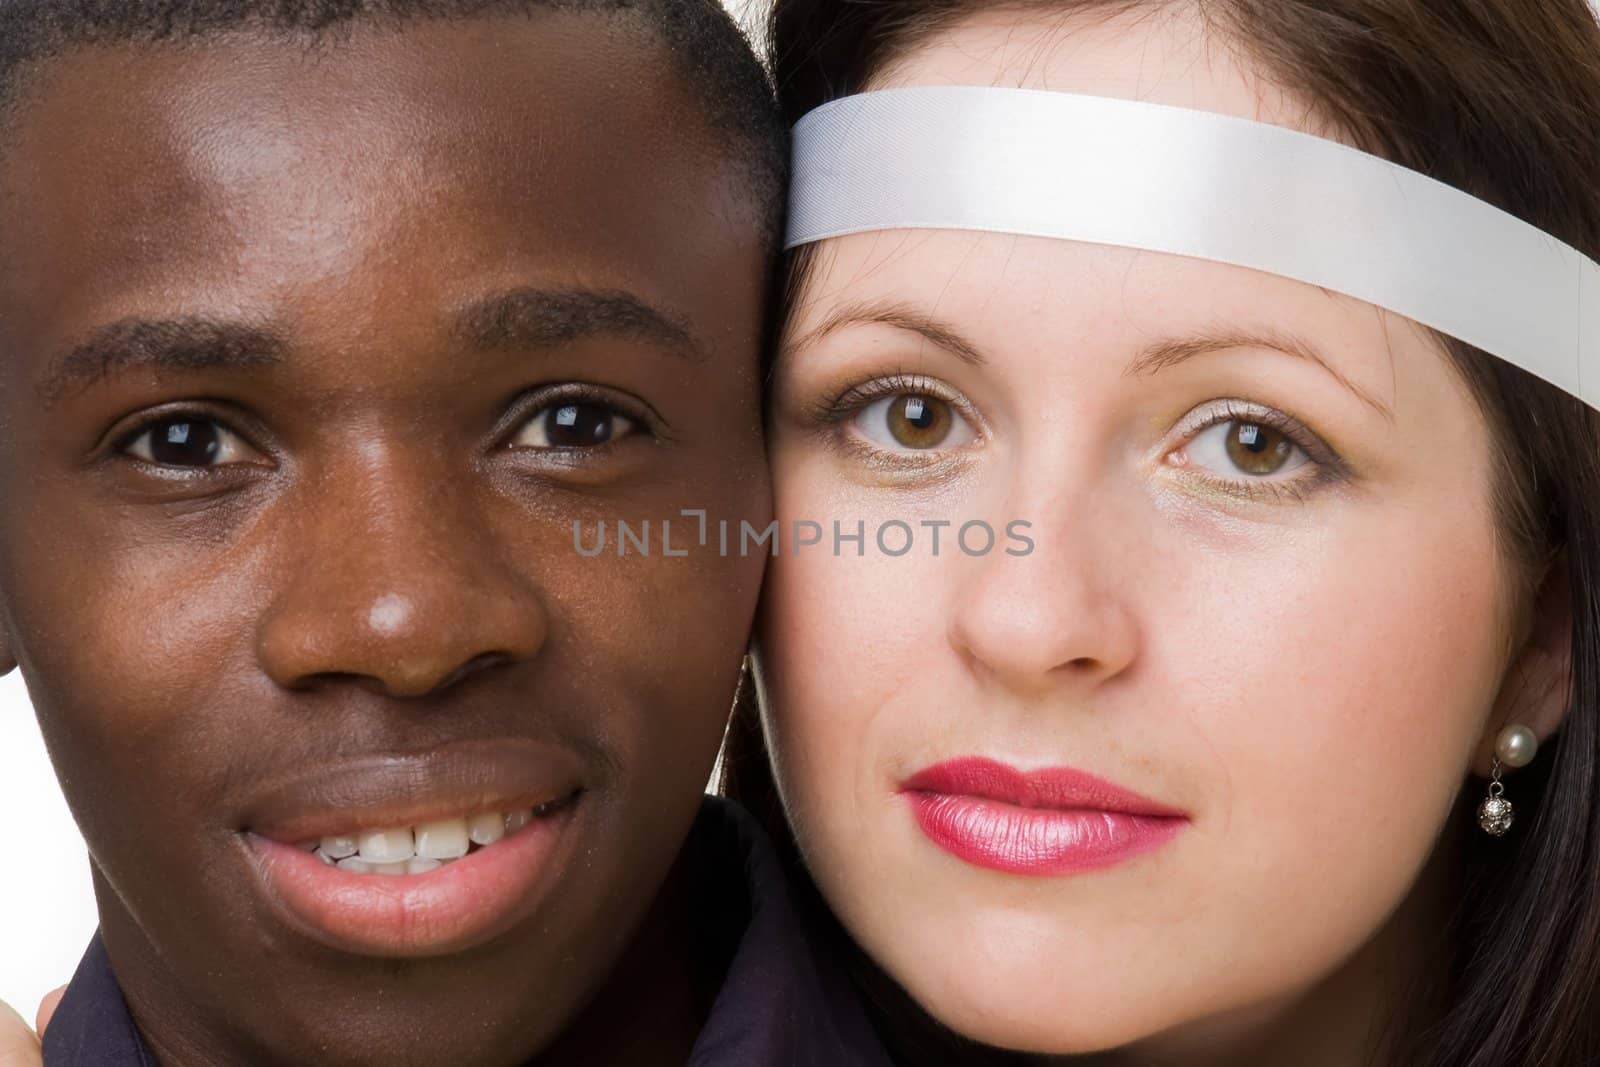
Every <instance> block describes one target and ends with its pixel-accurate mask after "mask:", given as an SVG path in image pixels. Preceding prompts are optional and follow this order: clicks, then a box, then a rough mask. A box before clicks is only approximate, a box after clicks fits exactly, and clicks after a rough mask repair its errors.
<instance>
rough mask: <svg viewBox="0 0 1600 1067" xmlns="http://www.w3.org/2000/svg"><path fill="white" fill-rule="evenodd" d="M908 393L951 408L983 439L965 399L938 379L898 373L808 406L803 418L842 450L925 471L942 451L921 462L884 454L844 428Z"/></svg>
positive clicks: (931, 452) (977, 419)
mask: <svg viewBox="0 0 1600 1067" xmlns="http://www.w3.org/2000/svg"><path fill="white" fill-rule="evenodd" d="M907 393H911V394H917V395H920V396H929V397H933V398H934V399H936V400H940V401H943V402H944V403H946V404H949V405H950V407H951V408H952V409H954V411H955V413H956V416H957V417H958V418H962V419H965V420H966V421H967V422H968V423H969V424H971V426H972V428H973V430H974V433H975V434H976V435H978V436H979V437H981V435H982V430H983V420H982V419H981V418H980V417H979V416H978V413H977V412H976V411H975V410H974V409H973V407H972V405H971V404H970V403H969V402H968V401H967V400H966V398H965V397H963V396H961V395H960V394H959V393H957V392H956V391H955V390H953V389H951V388H950V387H949V386H948V385H945V384H944V383H943V382H941V381H939V380H938V379H936V378H930V377H928V376H926V375H922V374H913V373H908V372H905V371H895V372H894V373H892V374H887V375H884V376H882V377H878V378H872V379H869V380H868V381H864V382H858V383H856V384H854V385H852V386H850V387H849V388H847V389H845V390H844V391H843V392H840V393H837V394H835V395H834V396H832V397H829V398H825V399H822V400H817V401H814V402H812V403H810V404H808V405H807V406H806V407H805V409H804V410H803V412H802V414H803V416H804V417H805V419H806V420H807V421H808V422H810V423H811V424H813V425H815V426H819V427H823V428H825V429H827V430H828V431H829V432H830V433H832V434H834V435H835V439H836V440H837V441H838V442H839V443H840V444H841V445H842V446H844V447H846V448H850V449H851V450H853V451H857V452H859V453H860V454H863V455H867V456H870V457H873V458H874V459H875V460H876V461H878V462H882V463H887V464H892V465H894V466H897V467H912V468H918V467H925V466H927V465H928V464H929V463H930V462H933V461H935V459H936V457H938V456H939V450H937V449H930V450H929V455H928V457H927V458H922V459H919V458H917V457H915V456H913V455H910V454H902V453H890V452H885V451H884V450H882V449H879V448H875V447H873V446H872V445H870V444H868V443H866V442H865V441H860V440H856V439H855V438H854V436H851V435H849V433H848V430H846V429H845V426H844V424H845V423H847V422H849V421H850V420H851V419H854V418H855V417H856V416H857V415H859V414H860V413H861V412H862V411H864V410H866V409H867V408H868V407H870V406H872V404H874V403H876V402H877V401H879V400H882V399H884V398H885V397H893V396H900V395H903V394H907ZM968 447H970V446H968Z"/></svg>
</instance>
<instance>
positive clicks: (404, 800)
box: [238, 738, 587, 844]
mask: <svg viewBox="0 0 1600 1067" xmlns="http://www.w3.org/2000/svg"><path fill="white" fill-rule="evenodd" d="M583 772H584V767H583V764H582V762H581V761H580V760H579V759H578V758H577V756H576V755H575V754H574V753H572V752H571V751H570V750H568V749H566V748H564V747H561V746H558V745H553V744H548V743H545V742H539V741H531V740H527V739H522V738H502V739H495V740H492V741H474V742H461V743H455V744H450V745H445V746H441V747H440V748H437V749H434V750H432V751H429V752H425V753H419V754H415V755H403V756H398V755H397V756H384V755H375V756H368V757H364V758H362V759H359V760H354V761H345V762H339V763H332V764H326V765H322V766H317V767H310V768H305V769H303V770H300V771H297V772H296V773H294V774H293V775H291V776H288V777H285V778H282V779H280V780H279V781H277V782H275V783H274V784H272V785H271V786H269V787H268V788H266V789H263V790H261V791H260V792H258V793H257V794H256V795H255V796H254V797H253V798H251V799H250V800H249V801H247V802H246V803H245V805H244V806H243V808H242V811H241V814H240V816H239V818H238V828H239V829H240V830H242V831H246V832H248V833H252V834H256V835H258V836H260V837H264V838H268V839H269V840H272V841H280V842H283V843H285V844H294V843H296V842H300V841H307V840H311V839H314V838H319V837H330V836H333V835H336V834H348V833H355V832H357V831H360V830H375V829H384V828H386V827H393V826H413V825H416V824H418V823H426V822H432V821H434V820H436V819H448V818H453V817H455V816H459V815H466V814H470V813H473V812H479V811H514V810H518V809H523V808H537V807H540V806H541V805H545V804H550V803H554V802H558V801H561V800H562V799H564V798H566V797H570V796H572V795H573V794H575V793H576V792H578V791H579V790H580V789H582V788H583V787H584V786H585V785H586V784H587V783H586V782H585V778H584V773H583Z"/></svg>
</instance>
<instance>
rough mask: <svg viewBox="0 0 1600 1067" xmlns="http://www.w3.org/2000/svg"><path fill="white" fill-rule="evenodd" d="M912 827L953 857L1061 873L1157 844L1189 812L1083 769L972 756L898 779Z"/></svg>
mask: <svg viewBox="0 0 1600 1067" xmlns="http://www.w3.org/2000/svg"><path fill="white" fill-rule="evenodd" d="M901 792H902V793H903V794H904V795H905V796H906V797H907V799H908V800H909V802H910V804H911V810H912V814H913V816H914V818H915V819H916V822H917V825H918V827H919V828H920V829H921V830H922V832H923V834H924V835H925V836H926V837H927V838H928V839H929V840H930V841H932V842H933V843H934V844H936V845H938V846H939V847H940V848H942V849H944V850H945V851H946V852H948V853H950V854H951V855H953V856H955V857H956V858H957V859H960V860H963V861H965V862H967V863H970V864H973V865H975V866H979V867H987V868H989V869H991V870H997V871H1002V872H1005V873H1007V874H1028V875H1063V874H1071V873H1074V872H1077V871H1083V870H1090V869H1093V868H1097V867H1107V866H1111V865H1113V864H1116V863H1120V862H1121V861H1123V860H1125V859H1129V858H1131V857H1133V856H1135V855H1138V854H1139V853H1141V852H1147V851H1150V850H1151V849H1154V848H1158V847H1159V846H1161V845H1162V844H1165V843H1166V842H1167V841H1169V840H1171V839H1172V838H1173V837H1174V836H1175V835H1177V834H1178V833H1179V832H1180V831H1181V830H1182V829H1183V828H1184V827H1186V826H1187V825H1188V818H1187V816H1186V815H1185V814H1184V813H1183V812H1181V811H1179V810H1177V809H1175V808H1172V807H1169V806H1167V805H1165V804H1160V803H1157V802H1156V801H1153V800H1150V799H1149V798H1147V797H1143V796H1140V795H1139V794H1137V793H1134V792H1132V791H1131V790H1127V789H1124V788H1122V787H1121V786H1118V785H1116V784H1114V783H1111V782H1108V781H1106V780H1105V779H1103V778H1097V777H1095V776H1094V775H1091V774H1085V773H1083V772H1082V771H1076V770H1073V769H1071V768H1067V767H1053V768H1046V769H1043V770H1037V771H1027V772H1025V771H1020V770H1017V769H1016V768H1014V767H1009V766H1007V765H1005V764H1003V763H999V762H997V761H995V760H990V759H983V758H979V757H971V758H967V759H959V760H950V761H948V762H945V763H939V764H935V765H934V766H932V767H928V768H926V769H924V770H922V771H919V772H917V773H916V774H914V775H912V776H911V777H910V778H908V779H906V781H905V782H904V783H903V784H902V786H901Z"/></svg>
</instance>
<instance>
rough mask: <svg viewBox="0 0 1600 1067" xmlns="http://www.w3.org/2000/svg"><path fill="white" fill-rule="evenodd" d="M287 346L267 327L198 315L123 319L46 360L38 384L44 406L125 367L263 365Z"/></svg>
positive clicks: (278, 358) (276, 359)
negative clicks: (45, 367)
mask: <svg viewBox="0 0 1600 1067" xmlns="http://www.w3.org/2000/svg"><path fill="white" fill-rule="evenodd" d="M287 348H288V345H287V343H286V342H285V341H284V340H283V338H282V337H281V336H279V335H278V334H277V333H275V332H274V331H272V330H271V329H269V328H267V327H264V326H260V325H255V324H252V323H247V322H229V321H225V320H221V319H211V318H206V317H203V316H184V317H180V318H170V319H143V318H128V319H122V320H119V321H117V322H114V323H111V324H110V325H108V326H102V327H101V328H99V329H97V330H95V331H94V332H93V333H92V334H90V335H89V337H88V338H87V339H86V340H84V341H81V342H79V343H78V344H76V345H74V346H73V347H72V348H70V349H68V350H67V352H65V353H64V354H63V355H61V356H59V357H57V358H56V359H54V360H52V361H51V363H50V365H49V368H48V370H46V372H45V375H44V377H43V378H42V379H41V381H40V383H39V394H40V397H41V398H42V399H43V401H44V402H45V403H47V404H49V403H54V402H55V401H57V400H60V399H61V398H62V397H63V396H65V395H66V394H67V393H68V392H69V391H72V390H75V389H85V388H88V387H89V386H91V385H93V384H95V383H96V382H99V381H101V380H102V379H104V378H106V377H107V376H108V375H111V374H115V373H119V372H122V371H129V370H151V371H175V370H177V371H194V370H234V369H244V368H253V367H261V366H267V365H271V364H274V363H278V362H280V361H281V360H282V359H283V355H284V352H285V351H286V349H287Z"/></svg>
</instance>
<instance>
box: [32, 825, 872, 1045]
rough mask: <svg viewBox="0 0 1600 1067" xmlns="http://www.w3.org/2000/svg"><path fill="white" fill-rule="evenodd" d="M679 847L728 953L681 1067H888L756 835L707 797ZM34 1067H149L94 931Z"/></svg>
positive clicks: (851, 994)
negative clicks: (698, 871) (697, 876)
mask: <svg viewBox="0 0 1600 1067" xmlns="http://www.w3.org/2000/svg"><path fill="white" fill-rule="evenodd" d="M686 848H688V849H690V850H691V852H692V853H693V856H694V862H695V863H696V864H697V865H703V875H704V877H703V878H702V879H701V881H702V884H705V885H707V886H708V887H714V891H713V892H712V893H711V894H710V895H709V896H708V897H707V898H706V900H705V907H704V909H703V911H704V914H702V915H701V916H700V920H701V921H700V923H699V925H700V926H702V927H704V928H706V929H707V930H708V932H709V933H710V934H711V936H712V937H713V938H714V939H717V940H721V941H723V942H724V943H725V945H726V947H727V950H728V951H727V952H726V953H725V954H724V956H725V958H726V956H731V960H730V961H729V962H728V964H727V971H726V974H725V976H724V977H723V979H722V982H721V985H720V990H719V992H718V993H717V995H716V998H715V1000H714V1002H713V1004H712V1008H711V1014H710V1016H709V1018H708V1019H707V1021H706V1025H705V1028H704V1029H703V1030H702V1031H701V1033H700V1037H699V1040H697V1041H696V1042H695V1046H694V1051H693V1052H692V1053H691V1055H690V1057H689V1067H889V1063H890V1061H889V1058H888V1055H887V1054H886V1053H885V1052H884V1050H883V1047H882V1046H881V1045H880V1044H879V1042H878V1039H877V1037H876V1035H875V1034H874V1032H873V1030H872V1026H871V1024H870V1023H869V1022H868V1020H867V1016H866V1013H865V1011H864V1010H863V1008H862V1006H861V1004H860V1002H859V1000H858V999H857V996H856V994H855V991H854V988H853V986H852V985H851V983H850V981H849V979H848V978H847V977H846V976H845V974H844V973H843V972H842V971H841V970H840V969H839V967H838V965H837V963H836V961H835V960H834V959H832V958H831V956H830V955H829V954H828V953H826V952H823V951H820V950H819V944H820V942H819V940H818V939H817V938H814V937H808V936H807V931H806V930H805V928H804V927H803V926H802V924H801V919H800V917H799V913H798V912H797V910H796V908H795V906H794V902H793V900H794V898H793V896H792V894H791V892H790V889H789V886H788V885H787V884H786V883H785V879H784V874H783V870H782V867H781V865H780V864H779V862H778V858H777V855H776V853H775V852H774V851H773V848H772V845H771V843H770V842H769V841H768V840H767V838H766V835H765V834H764V833H763V832H762V830H761V828H760V827H759V826H758V825H757V824H756V822H755V820H754V819H752V818H751V817H750V816H749V815H747V814H746V813H745V812H744V810H743V809H742V808H739V807H738V806H737V805H734V804H732V803H730V802H728V801H724V800H719V799H716V798H714V797H708V798H706V801H705V804H704V806H703V807H702V809H701V812H700V815H699V817H698V818H697V819H696V820H695V825H694V829H693V831H692V833H691V834H690V840H689V843H688V845H686ZM44 1059H45V1067H154V1063H155V1060H154V1057H153V1056H152V1055H151V1054H150V1053H149V1051H148V1049H147V1048H146V1047H145V1044H144V1041H143V1039H142V1038H141V1037H140V1036H139V1031H138V1030H137V1029H136V1028H135V1027H134V1025H133V1018H132V1016H130V1015H129V1013H128V1005H127V1002H126V1001H125V1000H124V999H123V996H122V990H121V988H120V987H119V986H118V985H117V980H116V977H115V976H114V975H113V974H112V972H111V961H110V960H109V959H108V958H107V957H106V951H105V946H104V945H103V944H102V943H101V940H100V935H99V934H98V933H96V934H95V936H94V939H93V940H92V941H91V942H90V943H89V950H88V951H87V952H85V953H84V955H83V961H82V962H81V963H79V964H78V970H77V973H76V974H74V975H73V978H72V982H71V984H70V985H68V987H67V992H66V996H65V997H63V998H62V1001H61V1005H60V1007H58V1008H57V1009H56V1013H55V1015H54V1017H53V1018H52V1019H51V1022H50V1027H49V1029H48V1030H46V1031H45V1039H44Z"/></svg>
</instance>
